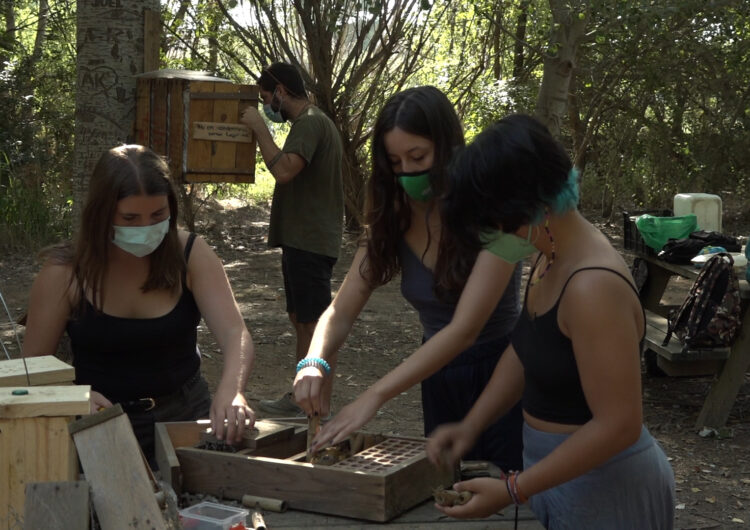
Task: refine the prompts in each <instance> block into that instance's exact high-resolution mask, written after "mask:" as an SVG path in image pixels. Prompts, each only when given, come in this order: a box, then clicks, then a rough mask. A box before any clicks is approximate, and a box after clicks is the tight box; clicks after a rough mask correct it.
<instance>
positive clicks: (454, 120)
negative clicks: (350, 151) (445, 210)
mask: <svg viewBox="0 0 750 530" xmlns="http://www.w3.org/2000/svg"><path fill="white" fill-rule="evenodd" d="M396 127H398V128H399V129H401V130H403V131H405V132H407V133H410V134H415V135H418V136H422V137H424V138H428V139H429V140H431V141H432V142H433V144H434V155H433V164H432V169H431V170H430V175H429V179H430V186H431V188H432V191H433V194H434V195H435V196H439V195H440V194H441V192H442V190H443V188H444V183H445V179H446V168H447V167H448V162H449V160H450V158H451V156H452V155H453V153H454V152H455V150H456V149H457V148H458V147H461V146H463V145H464V136H463V129H462V127H461V122H460V121H459V119H458V116H457V115H456V111H455V110H454V109H453V105H452V104H451V103H450V101H448V98H447V97H446V96H445V94H443V93H442V92H441V91H440V90H438V89H437V88H435V87H432V86H421V87H416V88H410V89H407V90H404V91H402V92H399V93H397V94H395V95H393V96H391V98H390V99H389V100H388V101H387V102H386V103H385V105H384V106H383V108H382V110H381V111H380V114H379V115H378V118H377V120H376V122H375V127H374V129H373V134H372V174H371V175H370V178H369V180H368V182H367V187H366V193H367V195H366V201H365V204H366V206H365V240H366V243H364V244H366V245H367V261H366V262H364V263H363V264H362V269H361V270H360V273H361V274H362V276H363V277H364V278H368V281H369V283H370V286H371V287H373V288H375V287H377V286H379V285H383V284H385V283H387V282H389V281H390V280H391V279H392V278H393V276H394V275H395V274H396V273H398V272H399V270H400V268H401V264H400V263H399V260H398V246H397V244H396V242H397V241H399V239H400V238H401V237H402V234H403V233H404V232H405V231H406V230H408V229H409V225H410V220H411V209H410V207H409V202H408V200H407V198H406V194H405V193H404V191H403V189H402V188H401V187H400V186H399V185H398V183H397V181H396V175H395V173H394V172H393V168H392V164H391V162H390V160H389V159H388V152H387V151H386V148H385V142H384V136H385V134H386V133H388V132H389V131H391V130H393V129H394V128H396ZM361 244H363V243H361Z"/></svg>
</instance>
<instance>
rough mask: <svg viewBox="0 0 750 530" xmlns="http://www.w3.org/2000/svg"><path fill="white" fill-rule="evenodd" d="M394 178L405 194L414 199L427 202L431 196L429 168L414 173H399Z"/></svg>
mask: <svg viewBox="0 0 750 530" xmlns="http://www.w3.org/2000/svg"><path fill="white" fill-rule="evenodd" d="M396 178H397V179H398V183H399V184H401V187H402V188H404V191H405V192H406V194H407V195H408V196H409V197H411V198H412V199H414V200H415V201H419V202H427V201H429V200H430V199H431V198H432V188H430V170H429V169H428V170H426V171H419V172H415V173H399V174H398V175H396Z"/></svg>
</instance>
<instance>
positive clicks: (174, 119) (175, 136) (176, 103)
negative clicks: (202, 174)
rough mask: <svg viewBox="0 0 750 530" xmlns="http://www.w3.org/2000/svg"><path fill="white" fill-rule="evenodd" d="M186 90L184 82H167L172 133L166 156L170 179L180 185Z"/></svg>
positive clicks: (184, 141) (182, 168) (183, 161)
mask: <svg viewBox="0 0 750 530" xmlns="http://www.w3.org/2000/svg"><path fill="white" fill-rule="evenodd" d="M186 89H187V82H186V81H183V80H178V79H172V80H170V82H169V127H170V128H171V129H172V132H171V133H170V135H169V144H168V145H167V153H166V154H167V157H168V159H169V160H168V161H169V170H170V172H171V173H172V178H173V179H174V180H175V182H177V183H180V184H181V183H182V182H184V177H183V171H184V167H185V156H186V154H185V146H186V143H187V135H186V131H185V130H184V127H185V101H184V98H185V90H186Z"/></svg>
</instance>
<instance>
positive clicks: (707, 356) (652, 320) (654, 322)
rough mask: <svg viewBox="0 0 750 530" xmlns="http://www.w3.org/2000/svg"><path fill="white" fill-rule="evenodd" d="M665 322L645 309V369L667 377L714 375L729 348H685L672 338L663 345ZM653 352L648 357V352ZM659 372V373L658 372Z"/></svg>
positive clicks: (665, 334) (659, 316) (665, 329)
mask: <svg viewBox="0 0 750 530" xmlns="http://www.w3.org/2000/svg"><path fill="white" fill-rule="evenodd" d="M667 329H668V322H667V319H666V318H664V317H663V316H661V315H658V314H656V313H654V312H653V311H648V310H646V341H645V342H646V345H645V348H646V351H645V352H644V356H645V360H646V368H647V370H648V372H649V373H650V374H652V375H653V374H656V373H659V372H658V370H661V371H662V372H663V373H664V374H666V375H670V376H695V375H709V374H714V373H716V372H718V371H719V369H720V368H721V364H722V361H725V360H727V359H728V358H729V354H730V352H731V350H730V348H729V347H722V348H701V349H686V348H685V347H684V345H683V344H682V343H680V340H679V339H678V338H677V337H676V336H674V335H672V338H671V339H670V341H669V344H667V345H666V346H663V345H662V343H663V342H664V338H665V337H666V336H667ZM649 351H650V352H653V354H649V353H648V352H649ZM657 369H658V370H657Z"/></svg>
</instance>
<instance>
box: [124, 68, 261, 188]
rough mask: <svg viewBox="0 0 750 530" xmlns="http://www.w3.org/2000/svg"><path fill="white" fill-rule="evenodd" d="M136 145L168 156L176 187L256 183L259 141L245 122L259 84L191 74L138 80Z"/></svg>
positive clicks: (162, 72) (148, 75)
mask: <svg viewBox="0 0 750 530" xmlns="http://www.w3.org/2000/svg"><path fill="white" fill-rule="evenodd" d="M136 78H137V97H136V119H135V142H136V143H138V144H141V145H145V146H147V147H150V148H151V149H153V150H154V151H156V152H157V153H159V154H160V155H163V156H166V157H167V159H168V161H169V169H170V171H171V173H172V177H173V178H174V179H175V182H178V183H184V182H255V138H254V136H253V135H252V133H251V132H250V131H249V129H248V128H247V127H245V126H244V125H243V124H241V123H240V117H241V116H242V113H243V112H244V111H245V109H246V108H247V107H249V106H254V107H257V105H258V93H259V92H258V86H257V85H238V84H234V83H232V82H230V81H229V80H228V79H222V78H219V77H213V76H210V75H207V74H206V73H205V72H196V71H191V70H156V71H153V72H146V73H144V74H140V75H137V76H136Z"/></svg>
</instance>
